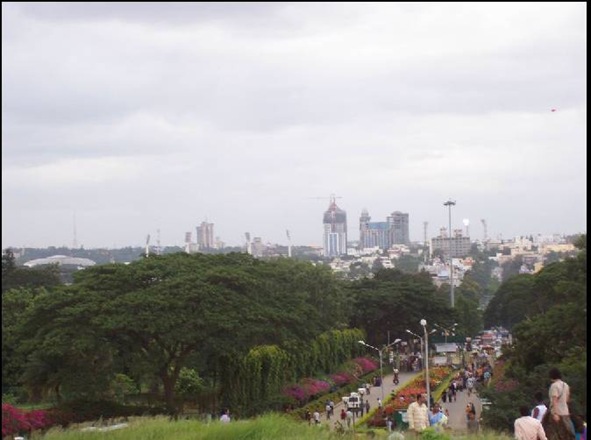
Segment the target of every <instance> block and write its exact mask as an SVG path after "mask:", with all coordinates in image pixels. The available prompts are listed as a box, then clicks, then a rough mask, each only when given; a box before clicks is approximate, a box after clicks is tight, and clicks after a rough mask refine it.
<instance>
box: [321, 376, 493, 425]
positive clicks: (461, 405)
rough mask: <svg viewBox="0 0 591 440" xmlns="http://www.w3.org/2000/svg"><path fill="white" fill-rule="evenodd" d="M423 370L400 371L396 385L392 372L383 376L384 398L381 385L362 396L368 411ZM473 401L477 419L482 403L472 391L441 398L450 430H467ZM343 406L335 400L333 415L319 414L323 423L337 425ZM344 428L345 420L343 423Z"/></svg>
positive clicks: (479, 415) (480, 412) (459, 392)
mask: <svg viewBox="0 0 591 440" xmlns="http://www.w3.org/2000/svg"><path fill="white" fill-rule="evenodd" d="M422 373H423V371H422V370H421V371H419V372H410V373H400V374H399V375H398V379H399V383H398V385H394V383H393V378H394V376H393V375H392V374H389V375H386V376H384V384H383V385H384V398H383V399H382V387H381V386H380V387H371V388H370V394H365V395H364V396H363V400H364V402H365V401H367V400H368V401H369V405H370V411H373V410H374V409H376V408H377V407H378V397H379V398H380V399H382V402H383V401H385V400H387V399H388V396H389V395H390V393H391V392H392V391H393V390H398V389H400V388H402V387H404V386H405V385H406V384H407V382H410V381H411V380H412V379H413V378H414V377H415V376H416V375H417V374H422ZM470 402H471V403H474V407H475V408H476V418H477V419H479V418H480V417H481V414H482V405H481V404H480V399H479V398H478V395H477V394H476V393H475V392H474V391H473V392H472V394H471V396H468V391H466V390H464V391H458V392H457V395H456V401H455V402H451V403H450V402H446V403H443V402H442V401H441V400H440V401H439V403H440V404H441V405H442V408H444V409H447V410H448V411H449V421H448V427H449V428H450V431H451V432H458V433H460V432H461V433H465V432H466V431H467V425H466V405H468V404H469V403H470ZM342 408H344V404H343V402H342V400H341V401H339V402H336V401H335V409H334V415H333V416H332V417H331V418H330V420H327V418H326V412H323V413H322V414H321V417H320V420H321V421H322V423H323V424H325V423H329V424H330V426H331V428H335V427H336V426H337V421H339V422H340V421H341V419H340V414H341V409H342ZM364 414H365V411H364ZM343 425H345V428H346V422H345V423H343Z"/></svg>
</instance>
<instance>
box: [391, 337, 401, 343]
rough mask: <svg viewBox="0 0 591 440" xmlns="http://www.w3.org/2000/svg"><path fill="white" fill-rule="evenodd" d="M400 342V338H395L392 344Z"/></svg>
mask: <svg viewBox="0 0 591 440" xmlns="http://www.w3.org/2000/svg"><path fill="white" fill-rule="evenodd" d="M400 341H402V339H400V338H396V339H395V340H394V342H393V344H398V343H399V342H400Z"/></svg>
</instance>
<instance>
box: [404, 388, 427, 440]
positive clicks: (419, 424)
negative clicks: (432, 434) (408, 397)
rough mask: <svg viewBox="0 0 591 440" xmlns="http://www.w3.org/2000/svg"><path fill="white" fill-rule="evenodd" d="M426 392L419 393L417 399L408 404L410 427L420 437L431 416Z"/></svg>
mask: <svg viewBox="0 0 591 440" xmlns="http://www.w3.org/2000/svg"><path fill="white" fill-rule="evenodd" d="M426 401H427V395H426V394H417V400H416V401H414V402H413V403H411V404H410V405H409V406H408V409H407V411H406V413H407V415H408V429H409V431H411V432H414V434H415V436H416V438H418V437H419V436H420V434H421V432H422V431H424V430H425V428H427V427H428V426H429V416H428V408H427V404H426V403H425V402H426Z"/></svg>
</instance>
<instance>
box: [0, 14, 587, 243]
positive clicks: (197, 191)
mask: <svg viewBox="0 0 591 440" xmlns="http://www.w3.org/2000/svg"><path fill="white" fill-rule="evenodd" d="M586 32H587V23H586V3H584V2H572V3H568V2H560V3H552V2H533V3H530V2H528V3H515V2H474V3H420V2H419V3H413V2H395V3H381V2H380V3H280V2H270V3H230V2H227V3H175V2H167V3H150V2H146V3H143V2H138V3H126V2H113V3H101V2H97V3H26V2H25V3H20V2H19V3H12V2H2V246H3V248H6V247H9V246H11V247H21V246H26V247H47V246H64V245H65V246H68V247H71V246H72V245H73V244H74V238H76V243H77V244H78V245H83V246H84V247H86V248H95V247H124V246H130V245H131V246H136V245H138V246H139V245H143V244H145V239H146V236H147V234H151V236H152V243H153V244H155V241H156V238H157V234H158V230H159V231H160V241H161V244H162V245H163V246H166V245H183V242H184V236H185V232H189V231H191V232H192V233H193V237H195V227H196V226H198V225H199V224H200V223H201V222H203V221H208V222H211V223H214V224H215V235H216V236H218V237H219V238H220V239H221V240H222V241H224V242H225V243H226V244H227V245H242V244H243V243H244V241H245V239H244V233H245V232H250V234H251V235H252V236H253V237H261V238H262V239H263V241H264V242H271V243H280V244H287V242H288V241H287V237H286V230H289V231H290V235H291V240H292V244H294V245H312V244H315V245H321V244H322V234H323V227H322V217H323V213H324V211H325V210H326V209H327V208H328V205H329V197H330V195H331V194H335V195H336V196H337V197H340V198H338V199H337V204H338V206H339V207H340V208H341V209H343V210H345V211H346V212H347V217H348V231H349V240H356V239H358V237H359V216H360V214H361V211H362V209H364V208H366V209H367V210H368V211H369V214H370V216H371V221H385V220H386V217H387V216H388V215H389V214H390V213H392V212H393V211H402V212H406V213H408V214H409V220H410V238H411V240H413V241H422V240H423V236H424V222H428V226H427V234H428V237H429V238H431V237H433V236H436V235H437V234H438V233H439V229H440V228H441V227H447V226H448V222H449V218H448V214H449V211H448V208H446V207H445V206H443V203H444V202H445V201H446V200H448V199H451V200H454V201H456V205H455V207H453V208H452V210H451V213H452V228H462V227H463V220H464V219H468V220H469V233H470V236H471V237H472V238H473V239H482V238H483V234H484V230H483V225H482V222H481V219H484V220H485V221H486V224H487V232H488V236H489V237H490V238H499V237H501V238H503V239H509V238H513V237H515V236H519V235H529V234H534V235H535V234H542V235H546V234H554V233H558V234H575V233H580V232H586V211H587V206H586V205H587V192H586V184H587V183H586V172H587V169H586V117H587V115H586V86H587V83H586V75H587V71H586V65H587V51H586V49H587V48H586V40H587V37H586ZM553 110H555V111H553Z"/></svg>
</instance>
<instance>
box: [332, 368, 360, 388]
mask: <svg viewBox="0 0 591 440" xmlns="http://www.w3.org/2000/svg"><path fill="white" fill-rule="evenodd" d="M330 378H331V379H332V381H333V382H334V383H335V385H336V386H339V387H340V386H343V385H347V384H349V383H352V382H353V381H354V380H355V378H354V377H353V375H352V374H351V373H346V372H342V373H336V374H332V375H331V376H330Z"/></svg>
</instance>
